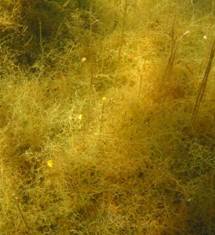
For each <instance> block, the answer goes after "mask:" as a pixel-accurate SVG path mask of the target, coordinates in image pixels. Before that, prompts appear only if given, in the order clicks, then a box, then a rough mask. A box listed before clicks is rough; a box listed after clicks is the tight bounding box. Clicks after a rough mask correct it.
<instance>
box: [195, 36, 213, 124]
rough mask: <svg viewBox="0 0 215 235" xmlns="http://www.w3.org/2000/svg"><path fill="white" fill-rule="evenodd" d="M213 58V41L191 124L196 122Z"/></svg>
mask: <svg viewBox="0 0 215 235" xmlns="http://www.w3.org/2000/svg"><path fill="white" fill-rule="evenodd" d="M214 57H215V39H214V41H213V43H212V47H211V50H210V56H209V59H208V63H207V66H206V69H205V72H204V76H203V78H202V81H201V83H200V85H199V90H198V93H197V98H196V101H195V105H194V108H193V112H192V122H194V121H195V120H196V118H197V116H198V113H199V109H200V106H201V103H202V100H203V98H204V96H205V91H206V88H207V83H208V78H209V75H210V72H211V69H212V65H213V60H214Z"/></svg>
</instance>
